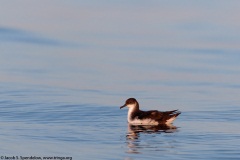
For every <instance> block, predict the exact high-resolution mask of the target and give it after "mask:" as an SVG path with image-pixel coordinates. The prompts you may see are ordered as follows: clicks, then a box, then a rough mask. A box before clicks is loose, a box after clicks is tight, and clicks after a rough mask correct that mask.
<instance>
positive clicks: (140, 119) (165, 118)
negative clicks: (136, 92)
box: [120, 98, 181, 125]
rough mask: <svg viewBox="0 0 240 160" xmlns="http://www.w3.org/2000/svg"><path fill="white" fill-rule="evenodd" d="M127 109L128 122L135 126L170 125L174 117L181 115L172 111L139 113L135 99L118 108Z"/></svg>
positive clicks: (130, 99) (176, 111) (128, 100)
mask: <svg viewBox="0 0 240 160" xmlns="http://www.w3.org/2000/svg"><path fill="white" fill-rule="evenodd" d="M126 106H127V107H128V108H129V110H128V122H129V123H130V124H136V125H159V124H170V123H172V122H173V121H174V120H175V119H176V117H177V116H178V115H179V114H181V112H179V111H178V110H172V111H165V112H161V111H157V110H150V111H141V110H140V109H139V103H138V102H137V100H136V99H135V98H129V99H127V100H126V102H125V104H124V105H123V106H121V107H120V109H121V108H123V107H126Z"/></svg>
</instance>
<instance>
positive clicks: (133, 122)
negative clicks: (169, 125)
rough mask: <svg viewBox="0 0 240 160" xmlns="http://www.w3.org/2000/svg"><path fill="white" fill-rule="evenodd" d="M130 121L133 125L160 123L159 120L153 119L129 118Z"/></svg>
mask: <svg viewBox="0 0 240 160" xmlns="http://www.w3.org/2000/svg"><path fill="white" fill-rule="evenodd" d="M128 123H130V124H133V125H158V124H159V123H158V122H157V121H154V120H152V119H144V120H140V119H134V120H128Z"/></svg>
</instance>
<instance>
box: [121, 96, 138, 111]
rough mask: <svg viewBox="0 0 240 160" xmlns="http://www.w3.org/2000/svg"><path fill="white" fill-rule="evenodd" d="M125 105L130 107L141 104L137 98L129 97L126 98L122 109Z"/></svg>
mask: <svg viewBox="0 0 240 160" xmlns="http://www.w3.org/2000/svg"><path fill="white" fill-rule="evenodd" d="M123 107H128V108H132V107H139V104H138V102H137V100H136V99H135V98H129V99H127V100H126V102H125V104H124V105H123V106H121V107H120V109H122V108H123Z"/></svg>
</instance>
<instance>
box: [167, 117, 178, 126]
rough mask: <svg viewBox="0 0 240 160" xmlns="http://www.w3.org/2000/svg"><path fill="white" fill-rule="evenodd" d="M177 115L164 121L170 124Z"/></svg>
mask: <svg viewBox="0 0 240 160" xmlns="http://www.w3.org/2000/svg"><path fill="white" fill-rule="evenodd" d="M176 118H177V117H172V118H170V119H169V120H167V121H166V124H171V123H173V121H174V120H175V119H176Z"/></svg>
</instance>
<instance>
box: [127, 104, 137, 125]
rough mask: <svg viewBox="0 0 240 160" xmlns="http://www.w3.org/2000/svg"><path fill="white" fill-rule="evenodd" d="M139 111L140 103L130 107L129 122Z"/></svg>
mask: <svg viewBox="0 0 240 160" xmlns="http://www.w3.org/2000/svg"><path fill="white" fill-rule="evenodd" d="M138 111H139V106H138V105H134V106H130V107H129V109H128V122H130V121H131V120H132V119H133V118H134V114H133V113H135V112H138Z"/></svg>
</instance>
